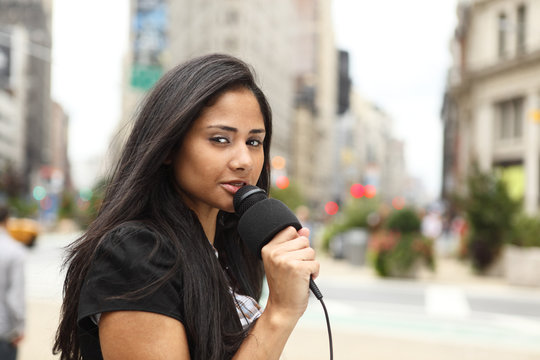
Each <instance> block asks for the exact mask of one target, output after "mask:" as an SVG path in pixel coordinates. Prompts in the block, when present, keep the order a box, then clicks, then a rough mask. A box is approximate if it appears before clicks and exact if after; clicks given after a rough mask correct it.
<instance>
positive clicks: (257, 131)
mask: <svg viewBox="0 0 540 360" xmlns="http://www.w3.org/2000/svg"><path fill="white" fill-rule="evenodd" d="M212 128H217V129H221V130H225V131H230V132H238V129H237V128H234V127H232V126H226V125H210V126H208V129H212ZM265 132H266V131H265V130H264V129H252V130H250V131H249V133H250V134H264V133H265Z"/></svg>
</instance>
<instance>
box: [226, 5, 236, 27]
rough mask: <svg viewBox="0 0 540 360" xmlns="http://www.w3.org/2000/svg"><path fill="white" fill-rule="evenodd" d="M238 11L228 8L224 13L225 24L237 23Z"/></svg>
mask: <svg viewBox="0 0 540 360" xmlns="http://www.w3.org/2000/svg"><path fill="white" fill-rule="evenodd" d="M238 19H239V15H238V11H237V10H236V9H229V10H228V11H227V12H226V13H225V24H227V25H236V24H238Z"/></svg>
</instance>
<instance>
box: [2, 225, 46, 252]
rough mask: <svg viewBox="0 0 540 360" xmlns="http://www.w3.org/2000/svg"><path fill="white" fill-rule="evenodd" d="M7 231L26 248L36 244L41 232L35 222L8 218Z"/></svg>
mask: <svg viewBox="0 0 540 360" xmlns="http://www.w3.org/2000/svg"><path fill="white" fill-rule="evenodd" d="M7 230H8V232H9V233H10V235H11V236H12V237H13V238H14V239H15V240H17V241H20V242H22V243H23V244H25V245H26V246H28V247H32V246H34V245H35V244H36V239H37V237H38V235H39V233H40V232H41V227H40V225H39V223H38V222H37V221H36V220H32V219H27V218H9V219H8V222H7Z"/></svg>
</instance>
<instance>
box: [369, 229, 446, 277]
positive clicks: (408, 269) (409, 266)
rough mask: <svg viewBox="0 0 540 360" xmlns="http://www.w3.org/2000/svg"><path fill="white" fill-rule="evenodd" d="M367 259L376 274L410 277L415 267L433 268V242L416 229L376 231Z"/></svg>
mask: <svg viewBox="0 0 540 360" xmlns="http://www.w3.org/2000/svg"><path fill="white" fill-rule="evenodd" d="M368 258H369V259H370V262H371V264H372V265H373V267H374V269H375V271H376V272H377V274H378V275H379V276H382V277H388V276H394V277H413V276H414V274H415V271H416V269H417V267H418V266H420V265H424V266H426V267H427V268H428V269H430V270H431V271H433V270H434V269H435V259H434V256H433V241H432V240H431V239H429V238H427V237H425V236H422V235H421V234H420V233H418V232H406V233H399V232H393V231H387V230H382V231H377V232H375V233H373V234H372V236H371V238H370V242H369V251H368Z"/></svg>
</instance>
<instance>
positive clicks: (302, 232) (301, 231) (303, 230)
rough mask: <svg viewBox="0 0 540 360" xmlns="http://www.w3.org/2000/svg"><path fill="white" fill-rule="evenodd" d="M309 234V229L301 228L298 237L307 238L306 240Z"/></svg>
mask: <svg viewBox="0 0 540 360" xmlns="http://www.w3.org/2000/svg"><path fill="white" fill-rule="evenodd" d="M310 233H311V232H310V231H309V229H308V228H306V227H303V228H301V229H300V230H298V235H300V236H305V237H307V238H309V234H310Z"/></svg>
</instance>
